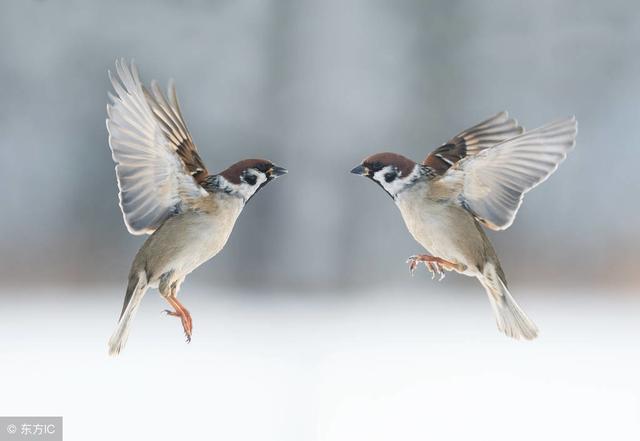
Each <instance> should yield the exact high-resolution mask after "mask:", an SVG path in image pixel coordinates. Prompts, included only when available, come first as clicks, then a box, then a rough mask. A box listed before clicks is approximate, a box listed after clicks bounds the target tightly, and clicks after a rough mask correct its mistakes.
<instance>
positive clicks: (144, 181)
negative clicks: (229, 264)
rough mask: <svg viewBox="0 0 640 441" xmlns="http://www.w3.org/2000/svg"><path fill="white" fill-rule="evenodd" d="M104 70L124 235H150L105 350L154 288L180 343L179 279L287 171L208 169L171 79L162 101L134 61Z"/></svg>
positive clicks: (214, 250)
mask: <svg viewBox="0 0 640 441" xmlns="http://www.w3.org/2000/svg"><path fill="white" fill-rule="evenodd" d="M116 72H117V76H114V75H112V74H111V72H109V78H110V79H111V84H112V85H113V88H114V90H115V92H116V95H117V96H114V95H112V94H109V97H110V99H111V104H109V105H107V114H108V118H107V129H108V131H109V146H110V147H111V152H112V156H113V160H114V161H115V163H116V176H117V180H118V188H119V190H120V191H119V193H118V196H119V199H120V208H121V209H122V214H123V217H124V223H125V225H126V227H127V230H129V232H130V233H131V234H134V235H140V234H150V236H149V237H148V238H147V240H146V241H145V242H144V244H143V245H142V247H141V248H140V250H139V251H138V253H137V254H136V257H135V259H134V260H133V264H132V265H131V271H130V272H129V283H128V286H127V291H126V295H125V298H124V306H123V308H122V312H121V314H120V319H119V321H118V326H117V328H116V330H115V332H114V333H113V335H112V336H111V339H110V340H109V353H110V354H111V355H116V354H118V353H119V352H120V351H121V350H122V348H123V347H124V345H125V343H126V340H127V336H128V334H129V328H130V326H131V322H132V320H133V318H134V316H135V313H136V310H137V309H138V307H139V306H140V301H141V300H142V297H143V296H144V294H145V292H146V291H147V289H149V288H157V289H158V290H159V291H160V294H161V295H162V297H164V299H165V300H166V301H167V302H168V303H169V305H170V306H171V308H172V309H170V310H166V311H165V312H167V314H169V315H171V316H175V317H179V318H180V320H181V322H182V327H183V329H184V332H185V335H186V338H187V342H189V341H190V340H191V333H192V329H193V324H192V320H191V315H190V314H189V311H187V309H186V308H185V307H184V306H183V305H182V304H181V303H180V302H179V301H178V298H177V295H178V291H179V290H180V285H181V284H182V282H183V281H184V279H185V277H186V276H187V275H188V274H189V273H191V271H193V270H194V269H196V268H197V267H199V266H200V265H202V264H203V263H204V262H206V261H207V260H209V259H211V258H212V257H213V256H215V255H216V254H218V253H219V252H220V250H222V248H223V247H224V245H225V244H226V242H227V239H228V238H229V235H230V234H231V231H232V230H233V226H234V224H235V222H236V219H237V218H238V215H239V214H240V212H241V211H242V209H243V208H244V206H245V205H246V203H247V202H248V201H249V199H251V198H252V197H253V196H254V195H255V194H256V192H257V191H258V190H259V189H260V188H262V187H263V186H265V185H266V184H267V183H268V182H270V181H271V180H273V179H275V178H277V177H278V176H281V175H283V174H285V173H286V172H287V170H285V169H284V168H282V167H278V166H276V165H274V164H273V163H271V162H270V161H267V160H264V159H246V160H244V161H240V162H237V163H235V164H233V165H232V166H231V167H229V168H227V169H226V170H224V171H222V172H220V173H218V174H209V172H208V171H207V168H206V167H205V165H204V163H203V162H202V160H201V159H200V155H199V154H198V151H197V149H196V146H195V144H194V143H193V139H192V138H191V135H190V134H189V131H188V130H187V125H186V123H185V121H184V118H183V116H182V112H181V111H180V107H179V105H178V99H177V97H176V90H175V87H174V85H173V82H170V83H169V87H168V90H167V95H168V99H167V98H165V96H164V95H163V93H162V91H161V90H160V88H159V87H158V84H157V83H156V82H155V81H152V82H151V90H150V91H149V90H148V89H147V88H146V87H145V86H144V85H143V84H142V83H141V82H140V77H139V75H138V71H137V69H136V66H135V65H134V64H133V62H132V63H131V66H130V67H129V66H128V65H127V64H126V63H125V62H124V60H120V61H116Z"/></svg>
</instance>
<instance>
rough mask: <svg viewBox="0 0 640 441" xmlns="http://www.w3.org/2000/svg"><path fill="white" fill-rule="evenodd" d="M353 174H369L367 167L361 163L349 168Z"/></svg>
mask: <svg viewBox="0 0 640 441" xmlns="http://www.w3.org/2000/svg"><path fill="white" fill-rule="evenodd" d="M351 173H353V174H354V175H360V176H367V175H369V169H368V168H367V167H365V166H363V165H358V166H357V167H354V168H353V169H352V170H351Z"/></svg>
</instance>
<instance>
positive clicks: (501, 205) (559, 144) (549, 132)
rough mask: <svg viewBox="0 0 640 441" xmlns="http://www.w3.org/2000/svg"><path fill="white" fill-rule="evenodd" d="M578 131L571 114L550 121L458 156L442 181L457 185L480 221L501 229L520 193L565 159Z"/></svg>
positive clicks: (463, 201)
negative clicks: (457, 183)
mask: <svg viewBox="0 0 640 441" xmlns="http://www.w3.org/2000/svg"><path fill="white" fill-rule="evenodd" d="M577 133H578V123H577V122H576V119H575V117H571V118H566V119H563V120H559V121H556V122H552V123H550V124H548V125H546V126H543V127H540V128H538V129H535V130H531V131H529V132H526V133H524V134H522V135H519V136H516V137H515V138H512V139H509V140H507V141H504V142H502V143H500V144H498V145H496V146H495V147H493V148H490V149H485V150H483V151H481V152H480V153H478V154H476V155H475V156H469V157H467V158H465V159H464V160H461V161H460V162H458V163H457V164H456V166H455V167H451V168H450V169H449V171H448V172H447V174H446V175H445V176H443V179H444V178H447V179H449V178H452V179H454V180H457V181H458V182H459V183H460V184H461V185H460V188H461V191H460V194H459V195H458V200H459V201H460V203H461V204H462V205H463V206H464V207H465V208H466V209H467V210H469V211H470V212H471V213H472V214H473V215H474V216H475V217H476V219H478V221H480V222H481V223H482V224H484V225H485V226H487V227H489V228H491V229H493V230H504V229H505V228H508V227H509V226H510V225H511V224H512V223H513V220H514V218H515V216H516V213H517V212H518V208H520V205H521V204H522V198H523V197H524V194H525V193H526V192H528V191H529V190H531V189H532V188H534V187H535V186H536V185H538V184H540V183H541V182H543V181H544V180H546V179H547V178H548V177H549V176H550V175H551V174H552V173H553V172H554V171H555V170H556V169H557V168H558V165H559V164H560V163H561V162H562V161H563V160H564V159H565V158H566V156H567V152H568V151H569V150H571V149H572V148H573V146H574V145H575V141H576V135H577Z"/></svg>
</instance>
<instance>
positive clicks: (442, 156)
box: [423, 112, 524, 175]
mask: <svg viewBox="0 0 640 441" xmlns="http://www.w3.org/2000/svg"><path fill="white" fill-rule="evenodd" d="M523 131H524V129H523V128H522V127H520V126H519V125H518V122H517V121H516V120H515V119H513V118H509V114H508V113H507V112H500V113H498V114H496V115H494V116H492V117H491V118H489V119H487V120H485V121H482V122H481V123H479V124H476V125H475V126H473V127H471V128H469V129H467V130H465V131H463V132H460V133H458V134H457V135H456V136H454V137H453V138H451V139H450V140H449V141H447V142H446V143H444V144H443V145H441V146H440V147H438V148H437V149H435V150H434V151H433V152H431V153H430V154H429V156H427V157H426V159H425V160H424V161H423V165H426V166H427V167H429V168H431V169H432V170H433V171H434V172H435V173H436V174H438V175H442V174H444V173H445V172H446V171H447V170H448V169H449V167H451V166H453V165H454V164H456V163H457V162H458V161H460V160H462V159H464V158H466V157H467V156H473V155H477V154H478V153H480V152H481V151H483V150H485V149H487V148H489V147H492V146H494V145H496V144H499V143H501V142H503V141H505V140H507V139H509V138H513V137H514V136H517V135H519V134H521V133H522V132H523Z"/></svg>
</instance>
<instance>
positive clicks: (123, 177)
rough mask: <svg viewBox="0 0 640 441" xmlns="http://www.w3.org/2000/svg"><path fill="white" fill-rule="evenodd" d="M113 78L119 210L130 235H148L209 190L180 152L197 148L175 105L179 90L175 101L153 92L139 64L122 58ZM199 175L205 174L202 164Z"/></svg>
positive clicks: (112, 140) (110, 121)
mask: <svg viewBox="0 0 640 441" xmlns="http://www.w3.org/2000/svg"><path fill="white" fill-rule="evenodd" d="M109 79H110V80H111V84H112V85H113V90H114V91H115V94H112V93H109V99H110V101H111V103H110V104H109V105H107V116H108V117H107V130H108V131H109V146H110V148H111V152H112V157H113V160H114V162H115V163H116V177H117V180H118V188H119V190H120V191H119V194H118V197H119V200H120V208H121V209H122V214H123V217H124V222H125V225H126V226H127V229H128V230H129V232H130V233H131V234H136V235H137V234H145V233H146V234H150V233H152V232H153V231H155V230H156V229H157V228H158V227H159V226H160V225H161V224H162V222H164V221H165V220H166V219H167V218H168V217H169V216H171V215H172V214H174V213H176V212H177V211H179V209H180V207H181V206H182V204H183V203H185V201H186V199H189V198H195V197H200V196H203V195H205V194H206V191H205V190H204V189H203V188H202V187H200V186H199V185H198V183H197V181H196V180H195V179H194V174H196V173H194V171H195V170H194V169H193V163H188V164H187V163H185V162H184V161H183V160H182V156H181V155H180V149H181V148H182V149H183V150H191V151H193V152H195V151H196V148H195V145H194V144H193V141H192V140H191V135H189V132H188V130H187V128H186V124H184V120H183V119H182V116H181V114H180V111H179V110H175V109H177V107H175V106H173V104H177V98H176V97H175V88H174V89H172V90H171V93H172V98H170V100H171V102H172V104H171V105H169V104H167V103H166V100H164V97H162V94H161V93H160V94H159V96H158V95H154V96H150V94H149V93H148V92H146V91H145V89H144V87H143V85H142V83H141V81H140V77H139V74H138V70H137V68H136V66H135V64H134V63H131V66H130V67H129V66H128V65H127V64H126V63H125V61H124V60H117V61H116V74H115V75H113V74H112V73H111V72H109ZM158 90H159V89H158ZM160 99H161V102H162V104H158V100H160ZM195 156H196V157H197V158H198V159H199V156H197V153H195ZM200 163H201V161H200ZM197 173H198V174H202V173H204V174H205V176H206V173H207V172H206V168H205V167H204V165H202V166H201V167H199V169H198V171H197Z"/></svg>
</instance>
